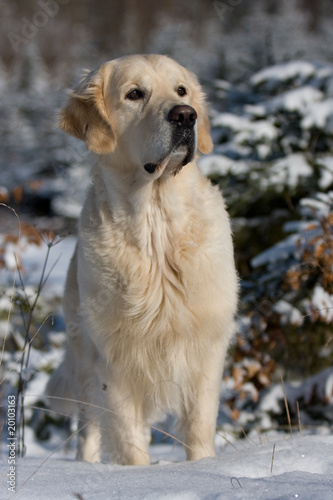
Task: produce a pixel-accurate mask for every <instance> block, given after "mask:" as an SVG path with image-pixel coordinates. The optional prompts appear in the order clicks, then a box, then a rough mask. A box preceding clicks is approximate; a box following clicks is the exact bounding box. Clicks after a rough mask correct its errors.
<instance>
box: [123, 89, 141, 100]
mask: <svg viewBox="0 0 333 500" xmlns="http://www.w3.org/2000/svg"><path fill="white" fill-rule="evenodd" d="M144 96H145V95H144V93H143V92H142V91H141V90H139V89H134V90H131V91H130V92H129V93H128V94H127V95H126V99H129V100H130V101H138V100H139V99H143V98H144Z"/></svg>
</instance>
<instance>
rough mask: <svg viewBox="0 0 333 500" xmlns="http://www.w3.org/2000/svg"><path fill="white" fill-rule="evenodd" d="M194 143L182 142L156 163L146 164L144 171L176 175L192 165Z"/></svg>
mask: <svg viewBox="0 0 333 500" xmlns="http://www.w3.org/2000/svg"><path fill="white" fill-rule="evenodd" d="M194 154H195V151H194V141H190V142H188V141H184V140H182V141H180V142H179V144H177V145H176V146H174V147H173V148H172V150H171V152H170V153H169V154H168V155H167V156H166V157H165V158H162V159H161V160H159V161H157V162H156V163H146V164H145V165H144V169H145V170H146V172H148V173H149V174H154V173H155V172H156V171H160V170H164V169H165V168H168V170H169V171H170V172H171V173H172V174H174V175H176V174H177V173H178V172H180V171H181V169H182V168H183V167H184V166H185V165H187V164H188V163H190V162H191V161H192V160H193V158H194Z"/></svg>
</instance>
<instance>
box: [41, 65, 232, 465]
mask: <svg viewBox="0 0 333 500" xmlns="http://www.w3.org/2000/svg"><path fill="white" fill-rule="evenodd" d="M133 90H134V91H135V92H134V94H133V92H132V91H133ZM184 90H185V94H183V92H184ZM184 105H185V108H184V110H185V114H186V112H187V111H186V110H190V111H191V109H192V108H193V109H194V110H195V112H196V116H195V115H193V113H192V118H191V120H192V122H193V120H195V124H194V125H193V123H192V125H191V126H188V127H185V129H186V130H185V129H184V125H183V123H182V120H183V118H184V117H183V116H181V117H179V120H178V118H176V122H175V121H174V120H173V119H171V118H173V117H171V118H170V116H171V115H170V110H171V109H173V108H175V107H177V108H176V111H177V112H178V111H179V110H181V111H182V110H183V108H179V106H184ZM188 106H191V108H188ZM190 111H189V112H190ZM179 112H180V111H179ZM177 120H178V122H177ZM60 126H61V127H62V129H63V130H65V131H67V132H68V133H70V134H73V135H74V136H76V137H78V138H80V139H82V140H84V141H85V142H86V145H87V147H88V148H89V149H91V150H92V151H94V152H95V153H96V154H97V163H96V165H95V167H94V169H93V172H92V184H91V187H90V189H89V192H88V195H87V199H86V202H85V204H84V207H83V210H82V215H81V218H80V221H79V231H78V243H77V248H76V251H75V254H74V256H73V259H72V261H71V265H70V269H69V272H68V278H67V285H66V292H65V300H64V306H65V319H66V323H67V334H68V345H67V350H66V355H65V359H64V361H63V363H62V364H61V365H60V367H59V368H58V369H57V370H56V371H55V373H54V374H53V376H52V378H51V380H50V382H49V384H48V387H47V393H48V394H49V395H50V396H55V397H56V398H57V397H59V398H61V397H63V398H64V400H63V401H62V402H61V403H60V406H61V409H62V411H75V406H77V407H78V412H79V426H80V427H81V431H80V436H79V449H78V458H80V459H83V460H88V461H95V460H99V458H100V442H99V433H100V430H102V436H103V437H102V441H103V445H104V447H105V448H106V449H107V451H109V452H111V453H112V456H113V459H114V460H115V461H117V462H118V463H122V464H135V465H138V464H148V463H149V455H148V441H149V439H148V435H149V426H150V425H151V424H152V423H153V422H154V421H155V420H156V419H158V418H159V417H161V414H162V413H163V412H173V413H175V414H176V415H177V416H178V417H179V423H180V428H181V429H182V432H183V440H184V443H185V447H186V453H187V458H188V459H190V460H196V459H200V458H202V457H206V456H213V455H214V453H215V451H214V436H215V426H216V417H217V411H218V403H219V391H220V383H221V376H222V369H223V363H224V358H225V354H226V350H227V348H228V345H229V341H230V338H231V336H232V334H233V329H234V314H235V311H236V304H237V276H236V272H235V267H234V257H233V246H232V239H231V232H230V225H229V219H228V215H227V213H226V211H225V207H224V202H223V200H222V197H221V194H220V193H219V191H218V189H217V188H216V187H213V186H212V185H211V184H210V182H209V181H208V180H207V179H206V178H204V177H203V176H202V175H201V173H200V171H199V169H198V167H197V165H196V161H195V158H196V156H197V154H198V153H199V151H200V152H203V153H208V152H209V151H210V150H211V148H212V142H211V138H210V134H209V123H208V117H207V111H206V105H205V100H204V95H203V93H202V91H201V88H200V86H199V84H198V82H197V80H196V78H195V76H194V75H193V74H192V73H190V72H189V71H187V70H186V69H184V68H183V67H182V66H180V65H179V64H177V63H176V62H175V61H173V60H171V59H169V58H167V57H165V56H158V55H150V56H130V57H126V58H121V59H117V60H114V61H111V62H107V63H106V64H104V65H103V66H102V67H101V68H100V69H99V70H98V71H95V72H92V73H89V74H87V75H86V76H85V78H84V79H83V80H82V82H81V83H80V84H79V86H78V87H77V88H76V89H75V90H73V91H72V92H71V94H70V98H69V101H68V103H67V106H66V107H65V108H64V109H63V110H62V111H61V114H60ZM179 130H180V132H179ZM183 130H185V132H184V138H183V139H181V141H178V139H177V141H178V142H177V141H176V142H175V137H176V138H178V136H179V134H183ZM177 134H178V135H177ZM181 137H183V135H181ZM188 160H189V161H188ZM184 163H186V164H185V165H183V164H184ZM145 165H154V169H153V171H150V172H149V171H147V169H146V168H145ZM66 399H73V400H76V401H79V402H80V403H78V404H77V405H74V404H73V403H72V404H70V403H69V402H68V401H66ZM50 401H51V402H52V404H53V405H55V403H56V401H61V400H57V399H52V398H50Z"/></svg>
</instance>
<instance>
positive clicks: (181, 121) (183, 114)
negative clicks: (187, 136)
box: [168, 104, 197, 128]
mask: <svg viewBox="0 0 333 500" xmlns="http://www.w3.org/2000/svg"><path fill="white" fill-rule="evenodd" d="M168 118H169V120H170V121H171V122H173V123H177V125H178V126H179V127H187V128H192V127H193V126H194V124H195V121H196V119H197V112H196V110H195V109H194V108H192V107H191V106H187V105H186V104H183V105H178V106H174V107H173V108H172V109H170V111H169V114H168Z"/></svg>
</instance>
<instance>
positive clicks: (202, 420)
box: [182, 344, 227, 460]
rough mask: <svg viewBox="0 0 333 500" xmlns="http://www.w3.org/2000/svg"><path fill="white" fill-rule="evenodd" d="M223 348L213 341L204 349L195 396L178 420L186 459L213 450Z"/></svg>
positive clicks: (203, 454) (197, 456) (205, 455)
mask: <svg viewBox="0 0 333 500" xmlns="http://www.w3.org/2000/svg"><path fill="white" fill-rule="evenodd" d="M226 349H227V346H225V345H223V344H221V345H214V346H213V348H212V350H211V352H210V353H209V354H208V351H206V352H205V359H204V360H203V361H202V364H201V371H200V375H199V377H198V380H197V381H196V382H197V383H196V387H195V398H194V401H193V402H192V404H191V405H190V408H189V409H188V410H187V411H186V412H185V415H184V417H183V422H182V426H183V428H184V429H185V445H186V458H187V460H200V459H201V458H204V457H214V456H215V454H216V453H215V434H216V420H217V413H218V407H219V398H220V388H221V378H222V371H223V364H224V358H225V353H226Z"/></svg>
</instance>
